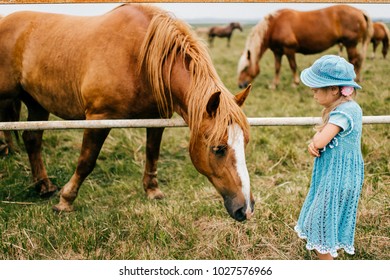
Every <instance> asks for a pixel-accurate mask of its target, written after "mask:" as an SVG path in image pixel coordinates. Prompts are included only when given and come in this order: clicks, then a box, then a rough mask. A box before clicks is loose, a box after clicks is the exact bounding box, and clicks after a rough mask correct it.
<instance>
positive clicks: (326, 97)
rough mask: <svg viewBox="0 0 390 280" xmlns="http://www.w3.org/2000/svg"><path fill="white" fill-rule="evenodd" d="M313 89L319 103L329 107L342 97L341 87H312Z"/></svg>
mask: <svg viewBox="0 0 390 280" xmlns="http://www.w3.org/2000/svg"><path fill="white" fill-rule="evenodd" d="M311 90H312V92H313V94H314V99H315V100H316V101H317V103H318V104H320V105H322V106H324V107H329V106H330V105H331V104H332V103H333V102H335V101H336V100H337V99H339V97H340V94H339V87H333V86H332V87H324V88H311Z"/></svg>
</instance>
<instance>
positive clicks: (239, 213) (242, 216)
mask: <svg viewBox="0 0 390 280" xmlns="http://www.w3.org/2000/svg"><path fill="white" fill-rule="evenodd" d="M245 208H246V207H241V208H240V209H237V210H236V212H234V219H236V220H237V221H239V222H242V221H245V220H246V213H245Z"/></svg>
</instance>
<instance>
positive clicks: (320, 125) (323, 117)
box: [314, 86, 356, 131]
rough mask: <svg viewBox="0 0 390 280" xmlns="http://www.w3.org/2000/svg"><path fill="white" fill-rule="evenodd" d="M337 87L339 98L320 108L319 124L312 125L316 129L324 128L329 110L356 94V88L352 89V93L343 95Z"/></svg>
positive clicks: (327, 120)
mask: <svg viewBox="0 0 390 280" xmlns="http://www.w3.org/2000/svg"><path fill="white" fill-rule="evenodd" d="M330 87H331V86H330ZM330 87H326V88H330ZM338 88H339V92H338V94H339V98H338V99H337V100H336V101H334V102H333V103H331V104H330V105H329V106H328V107H325V108H324V109H323V110H322V123H321V124H319V125H316V126H315V127H314V129H315V130H316V131H321V130H322V129H323V128H324V126H325V125H327V124H328V122H329V116H330V112H332V111H333V110H334V109H335V108H336V107H337V106H339V105H340V104H341V103H344V102H347V101H349V100H351V99H354V98H355V96H356V89H355V90H354V91H353V93H352V95H350V96H344V95H342V94H341V87H338Z"/></svg>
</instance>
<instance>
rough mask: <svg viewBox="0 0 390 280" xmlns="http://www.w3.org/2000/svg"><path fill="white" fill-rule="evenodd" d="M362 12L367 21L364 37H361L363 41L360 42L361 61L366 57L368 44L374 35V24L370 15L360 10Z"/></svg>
mask: <svg viewBox="0 0 390 280" xmlns="http://www.w3.org/2000/svg"><path fill="white" fill-rule="evenodd" d="M362 13H363V17H364V19H365V21H366V23H367V27H366V30H365V33H364V37H363V42H362V43H363V50H362V56H363V61H364V60H365V58H366V54H367V49H368V45H369V43H370V41H371V38H372V36H373V35H374V24H373V22H372V20H371V18H370V16H369V15H368V14H367V13H366V12H365V11H362Z"/></svg>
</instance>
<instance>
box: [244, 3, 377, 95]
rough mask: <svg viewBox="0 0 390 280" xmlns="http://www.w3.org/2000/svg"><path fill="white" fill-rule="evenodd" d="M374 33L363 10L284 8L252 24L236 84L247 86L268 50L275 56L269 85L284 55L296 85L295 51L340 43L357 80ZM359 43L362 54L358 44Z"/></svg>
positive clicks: (322, 48) (309, 51) (316, 50)
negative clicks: (297, 9) (344, 49)
mask: <svg viewBox="0 0 390 280" xmlns="http://www.w3.org/2000/svg"><path fill="white" fill-rule="evenodd" d="M372 34H373V28H372V21H371V19H370V18H369V17H368V15H366V14H365V13H364V12H363V11H361V10H359V9H356V8H353V7H351V6H347V5H335V6H331V7H328V8H325V9H320V10H315V11H309V12H300V11H295V10H289V9H283V10H278V11H276V12H274V13H272V14H269V15H267V16H266V17H265V18H264V19H263V20H262V21H261V22H259V23H258V24H257V25H256V26H255V27H253V29H252V31H251V33H250V35H249V36H248V38H247V41H246V46H245V49H244V52H243V54H242V56H241V58H240V60H239V62H238V85H239V87H240V88H242V87H245V86H246V85H248V84H249V83H250V82H251V81H252V80H253V79H254V78H255V77H256V76H257V75H258V74H259V73H260V67H259V61H260V59H261V57H262V56H263V54H264V52H265V51H266V50H267V49H271V51H272V52H273V54H274V57H275V77H274V80H273V82H272V84H271V86H270V88H276V87H277V85H278V84H279V82H280V66H281V61H282V56H283V55H286V56H287V59H288V62H289V64H290V68H291V71H292V73H293V81H294V85H297V84H299V75H298V73H297V63H296V61H295V53H302V54H305V55H306V54H316V53H320V52H322V51H325V50H326V49H328V48H330V47H332V46H333V45H335V44H338V43H342V44H343V45H344V46H345V47H346V49H347V54H348V59H349V61H350V62H351V63H352V64H353V65H354V67H355V71H356V75H357V79H359V78H360V72H361V68H362V64H363V61H364V59H365V56H366V51H367V45H368V43H369V42H370V40H371V36H372ZM359 42H362V44H363V48H362V53H359V51H358V49H357V45H358V43H359Z"/></svg>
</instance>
